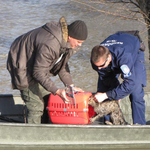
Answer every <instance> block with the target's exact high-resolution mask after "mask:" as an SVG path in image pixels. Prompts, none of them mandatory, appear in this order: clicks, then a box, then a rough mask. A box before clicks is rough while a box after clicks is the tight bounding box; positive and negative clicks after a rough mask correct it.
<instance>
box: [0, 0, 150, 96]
mask: <svg viewBox="0 0 150 150" xmlns="http://www.w3.org/2000/svg"><path fill="white" fill-rule="evenodd" d="M99 6H100V8H102V6H101V5H99ZM61 16H65V18H66V20H67V23H68V24H70V23H71V22H73V21H75V20H84V21H85V23H86V24H87V27H88V32H89V34H88V39H87V40H86V41H85V42H84V43H83V46H82V48H81V50H80V52H78V53H77V54H76V55H74V56H73V57H72V58H71V59H70V60H69V65H70V70H71V74H72V78H73V81H74V83H75V85H76V86H78V87H80V88H82V89H83V90H85V91H91V92H95V91H96V86H97V73H96V72H95V71H93V70H92V68H91V64H90V52H91V49H92V48H93V47H94V46H95V45H97V44H99V43H100V42H101V41H103V40H104V39H105V38H106V37H107V36H109V35H110V34H113V33H115V32H116V31H118V30H135V29H137V30H142V31H145V30H146V26H145V25H144V24H142V23H140V22H137V21H130V20H120V19H116V20H115V21H114V18H112V17H111V16H106V15H104V14H102V13H100V12H97V11H91V10H90V9H89V10H88V9H85V6H84V5H82V4H80V3H76V2H75V1H71V0H0V94H19V92H18V90H12V89H11V82H10V75H9V73H8V71H7V70H6V60H7V54H8V51H9V48H10V45H11V43H12V42H13V41H14V40H15V38H17V37H18V36H19V35H21V34H23V33H25V32H28V31H29V30H31V29H34V28H36V27H39V26H42V25H44V24H45V23H46V22H49V21H58V20H59V19H60V17H61ZM142 36H143V37H144V41H145V43H146V45H147V41H146V38H145V37H146V33H144V34H143V35H142ZM146 68H147V72H148V83H149V65H148V49H146ZM53 80H54V81H55V82H56V84H57V86H58V87H60V88H63V84H62V83H61V82H60V80H59V78H58V77H54V78H53ZM149 89H150V88H149V86H148V87H147V88H145V90H146V91H149Z"/></svg>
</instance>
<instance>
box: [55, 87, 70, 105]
mask: <svg viewBox="0 0 150 150" xmlns="http://www.w3.org/2000/svg"><path fill="white" fill-rule="evenodd" d="M56 94H57V95H59V96H60V97H61V98H62V100H63V101H64V103H70V100H68V99H67V97H66V91H65V89H58V90H57V91H56Z"/></svg>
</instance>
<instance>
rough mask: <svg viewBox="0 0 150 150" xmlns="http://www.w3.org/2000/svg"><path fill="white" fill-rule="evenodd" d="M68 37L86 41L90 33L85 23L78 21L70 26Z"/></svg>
mask: <svg viewBox="0 0 150 150" xmlns="http://www.w3.org/2000/svg"><path fill="white" fill-rule="evenodd" d="M68 35H69V36H71V37H72V38H74V39H77V40H83V41H84V40H86V38H87V35H88V31H87V26H86V24H85V23H84V21H81V20H76V21H75V22H73V23H71V24H70V25H68Z"/></svg>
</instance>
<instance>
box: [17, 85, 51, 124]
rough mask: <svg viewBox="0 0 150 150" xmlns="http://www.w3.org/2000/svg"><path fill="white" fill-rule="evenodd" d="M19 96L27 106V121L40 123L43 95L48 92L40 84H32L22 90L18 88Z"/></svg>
mask: <svg viewBox="0 0 150 150" xmlns="http://www.w3.org/2000/svg"><path fill="white" fill-rule="evenodd" d="M20 93H21V97H22V99H23V100H24V102H25V104H26V107H27V123H33V124H40V123H41V116H42V115H43V111H44V108H45V107H44V97H45V96H47V95H49V94H50V92H48V91H46V90H45V89H44V88H43V87H42V86H41V85H40V84H38V83H37V84H34V85H32V86H29V87H28V88H26V89H24V90H20Z"/></svg>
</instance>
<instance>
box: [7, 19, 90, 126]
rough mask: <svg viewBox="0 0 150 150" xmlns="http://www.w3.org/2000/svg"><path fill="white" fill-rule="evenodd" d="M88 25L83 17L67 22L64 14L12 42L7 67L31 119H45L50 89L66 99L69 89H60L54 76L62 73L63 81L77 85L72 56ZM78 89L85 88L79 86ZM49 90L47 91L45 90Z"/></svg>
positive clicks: (30, 120)
mask: <svg viewBox="0 0 150 150" xmlns="http://www.w3.org/2000/svg"><path fill="white" fill-rule="evenodd" d="M87 34H88V32H87V26H86V24H85V23H84V22H83V21H81V20H76V21H75V22H73V23H71V24H70V25H67V22H66V20H65V18H64V17H62V18H60V20H59V22H49V23H46V24H45V25H43V26H42V27H39V28H36V29H34V30H31V31H29V32H27V33H25V34H23V35H21V36H20V37H18V38H17V39H16V40H15V41H14V42H13V43H12V45H11V48H10V51H9V54H8V59H7V69H8V71H9V72H10V75H11V82H12V87H13V89H18V90H20V92H21V97H22V99H23V100H24V101H25V103H26V106H27V109H28V117H27V119H28V123H41V116H42V114H43V109H44V103H43V97H44V96H45V95H46V94H47V92H51V93H53V94H54V95H55V94H57V95H59V96H60V97H61V98H62V99H63V101H64V102H65V103H69V100H68V99H67V98H66V93H65V89H59V88H57V86H56V85H55V83H54V82H53V81H52V80H51V78H50V76H56V75H58V76H59V78H60V80H61V81H62V82H63V84H64V85H65V86H66V85H71V86H72V85H73V81H72V79H71V75H70V71H69V66H68V63H67V62H68V59H69V58H70V57H71V56H72V55H74V54H75V53H76V52H77V51H79V47H80V46H81V45H82V43H83V42H84V41H85V40H86V38H87ZM75 90H76V91H82V90H81V89H80V88H78V87H75ZM45 91H47V92H45Z"/></svg>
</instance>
